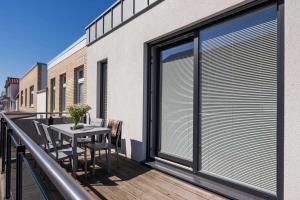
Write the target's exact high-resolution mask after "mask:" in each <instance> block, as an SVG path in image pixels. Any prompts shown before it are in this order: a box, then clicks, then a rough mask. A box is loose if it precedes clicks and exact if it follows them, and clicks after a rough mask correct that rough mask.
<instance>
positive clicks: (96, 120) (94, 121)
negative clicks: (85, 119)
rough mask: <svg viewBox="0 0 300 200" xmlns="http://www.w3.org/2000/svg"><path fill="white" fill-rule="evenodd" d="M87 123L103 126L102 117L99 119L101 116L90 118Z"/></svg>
mask: <svg viewBox="0 0 300 200" xmlns="http://www.w3.org/2000/svg"><path fill="white" fill-rule="evenodd" d="M89 123H90V125H92V126H100V127H103V126H104V119H101V118H94V119H90V121H89Z"/></svg>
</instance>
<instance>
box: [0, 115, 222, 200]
mask: <svg viewBox="0 0 300 200" xmlns="http://www.w3.org/2000/svg"><path fill="white" fill-rule="evenodd" d="M0 115H1V116H0V117H1V170H2V172H3V174H2V175H1V179H0V180H1V181H0V182H1V184H0V186H1V187H0V195H1V198H13V199H189V200H191V199H203V200H210V199H213V200H221V199H225V198H224V197H221V196H219V195H217V194H214V193H212V192H210V191H207V190H205V189H202V188H199V187H197V186H194V185H191V184H189V183H187V182H184V181H182V180H179V179H177V178H174V177H172V176H169V175H167V174H164V173H162V172H160V171H158V170H155V169H152V168H150V167H149V166H147V165H145V164H144V163H138V162H136V161H133V160H130V159H128V158H126V157H124V156H121V157H120V159H119V163H117V159H116V156H115V155H114V154H113V155H112V157H111V166H112V169H111V172H110V173H108V172H107V165H106V162H105V155H104V152H102V153H101V156H100V158H101V159H99V160H98V161H97V165H96V167H95V173H94V174H93V173H92V172H90V173H89V174H88V175H87V177H85V174H84V170H83V167H82V166H83V162H82V161H83V157H79V159H78V160H79V168H78V171H77V172H76V174H75V176H72V175H71V172H72V170H71V164H70V162H69V161H66V162H63V163H61V165H58V164H57V163H56V162H55V161H54V160H53V159H51V158H50V157H49V156H48V154H47V153H46V152H45V151H44V150H43V149H42V148H40V147H39V145H37V143H38V142H35V141H36V138H35V134H34V133H33V132H34V129H33V127H31V126H33V125H32V123H31V121H32V120H33V119H36V116H37V115H36V114H31V115H27V114H26V115H24V114H17V115H9V114H8V115H6V114H4V113H1V114H0ZM37 120H41V119H37ZM42 120H46V119H42ZM53 121H54V123H61V118H55V119H54V120H53ZM96 153H98V152H96ZM102 154H103V155H102ZM4 158H6V162H2V160H3V159H4ZM88 160H90V155H88Z"/></svg>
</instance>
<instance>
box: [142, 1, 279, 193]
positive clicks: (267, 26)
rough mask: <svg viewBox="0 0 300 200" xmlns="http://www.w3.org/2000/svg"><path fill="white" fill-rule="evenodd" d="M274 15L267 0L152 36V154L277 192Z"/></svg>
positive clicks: (222, 179)
mask: <svg viewBox="0 0 300 200" xmlns="http://www.w3.org/2000/svg"><path fill="white" fill-rule="evenodd" d="M277 15H278V10H277V5H270V4H268V6H264V7H261V8H259V9H255V10H254V9H252V11H248V12H247V13H244V14H239V15H236V16H234V17H231V18H226V19H224V20H222V21H221V22H217V23H210V24H206V25H205V26H204V27H203V28H201V27H200V28H199V29H198V30H195V29H194V31H193V32H191V33H187V34H186V35H180V36H178V38H174V35H172V39H171V40H170V41H166V39H165V37H164V39H162V42H161V43H159V41H155V42H154V43H153V46H152V49H151V51H150V52H152V53H151V56H152V57H151V58H153V60H154V62H153V63H154V64H153V65H151V66H150V67H151V77H152V78H151V81H150V83H149V84H150V87H151V90H150V89H149V93H148V94H149V96H150V95H151V99H149V101H151V102H150V103H149V105H151V106H150V107H151V109H150V113H149V115H151V117H149V118H150V119H149V124H150V127H151V128H149V132H150V134H151V135H150V136H151V137H150V138H151V141H150V142H149V143H150V148H149V151H150V155H151V157H153V158H154V159H155V158H156V157H160V158H162V159H165V160H169V161H172V162H176V163H179V164H182V165H186V166H189V167H191V168H192V169H193V172H194V174H197V175H199V176H200V177H206V178H208V179H211V180H217V181H218V182H219V183H221V184H230V185H231V186H232V187H234V188H235V189H239V190H243V191H248V192H249V191H255V194H256V195H259V196H264V197H265V198H266V197H274V196H276V195H277V194H278V190H277V186H278V181H279V180H277V178H278V176H277V174H278V173H279V172H280V173H282V171H279V170H280V169H278V168H277V165H278V162H279V161H278V158H279V157H278V155H277V152H278V151H281V150H280V148H282V146H281V145H280V146H279V144H278V143H277V141H278V137H277V136H278V135H280V136H281V134H282V133H281V132H280V130H278V125H279V123H282V121H281V122H278V119H280V118H278V117H277V115H278V110H280V109H281V108H280V107H279V105H281V103H282V102H278V100H280V99H281V98H282V96H278V94H281V92H282V91H280V90H279V88H278V87H277V86H278V84H281V83H280V82H279V81H281V79H278V76H281V75H280V73H278V69H281V66H278V64H277V63H278V41H277V38H278V34H277V33H278V25H277V24H278V21H277ZM197 31H198V32H197ZM189 38H191V40H189ZM194 44H195V45H194ZM196 59H197V60H196ZM195 61H196V62H195ZM152 72H153V73H152ZM150 120H151V121H150ZM150 122H151V123H150ZM278 147H280V148H278ZM280 162H282V160H281V161H280ZM270 199H271V198H270Z"/></svg>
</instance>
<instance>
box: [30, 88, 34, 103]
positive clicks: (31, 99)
mask: <svg viewBox="0 0 300 200" xmlns="http://www.w3.org/2000/svg"><path fill="white" fill-rule="evenodd" d="M29 92H30V94H29V95H30V97H29V106H30V107H33V95H34V86H31V87H30V88H29Z"/></svg>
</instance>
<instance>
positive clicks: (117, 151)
mask: <svg viewBox="0 0 300 200" xmlns="http://www.w3.org/2000/svg"><path fill="white" fill-rule="evenodd" d="M116 153H117V166H118V167H119V150H118V147H117V148H116Z"/></svg>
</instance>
